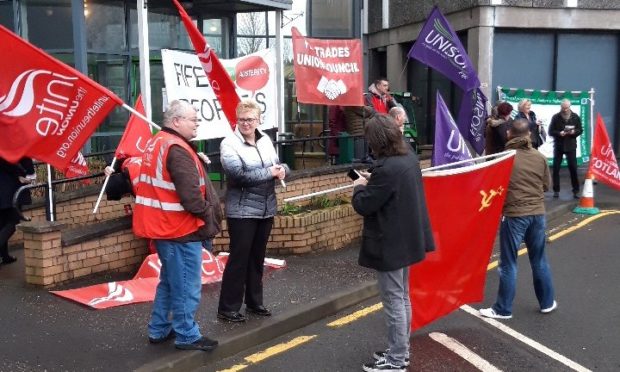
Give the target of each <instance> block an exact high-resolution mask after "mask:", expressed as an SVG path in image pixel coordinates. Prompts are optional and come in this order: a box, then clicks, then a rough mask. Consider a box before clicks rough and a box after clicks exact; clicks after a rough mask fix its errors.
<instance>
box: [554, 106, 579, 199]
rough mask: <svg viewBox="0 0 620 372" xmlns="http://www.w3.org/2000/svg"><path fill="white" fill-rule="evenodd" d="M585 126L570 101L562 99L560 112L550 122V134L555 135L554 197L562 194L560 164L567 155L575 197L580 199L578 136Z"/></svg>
mask: <svg viewBox="0 0 620 372" xmlns="http://www.w3.org/2000/svg"><path fill="white" fill-rule="evenodd" d="M582 132H583V128H582V126H581V119H580V118H579V115H577V114H575V113H574V112H573V111H572V110H571V109H570V101H569V100H567V99H564V100H562V103H561V104H560V112H558V113H557V114H555V115H553V117H552V118H551V124H549V135H550V136H552V137H553V197H554V198H557V197H559V196H560V165H561V164H562V158H563V157H564V155H566V163H567V164H568V171H569V172H570V182H571V186H572V187H573V198H575V199H579V178H577V137H579V136H580V135H581V133H582Z"/></svg>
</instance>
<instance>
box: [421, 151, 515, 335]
mask: <svg viewBox="0 0 620 372" xmlns="http://www.w3.org/2000/svg"><path fill="white" fill-rule="evenodd" d="M513 161H514V155H513V154H508V155H504V156H502V157H501V158H498V159H494V160H491V161H487V162H484V163H481V164H477V165H473V166H468V167H462V168H457V169H449V170H433V169H432V168H429V169H428V170H425V171H424V173H423V180H424V192H425V194H426V203H427V207H428V211H429V217H430V220H431V226H432V229H433V236H434V238H435V246H436V249H435V251H434V252H431V253H428V254H427V255H426V258H425V259H424V260H423V261H422V262H420V263H417V264H414V265H412V266H411V268H410V275H409V288H410V291H409V292H410V294H409V295H410V298H411V306H412V308H413V309H414V311H413V320H412V328H413V329H418V328H420V327H422V326H424V325H426V324H428V323H430V322H432V321H433V320H435V319H438V318H440V317H442V316H444V315H447V314H449V313H451V312H452V311H453V310H455V309H458V308H459V307H460V306H461V305H463V304H466V303H471V302H479V301H481V300H482V299H483V297H484V282H485V279H486V274H487V267H488V264H489V259H490V257H491V252H492V250H493V242H494V241H495V235H496V233H497V228H498V226H499V222H500V216H501V213H502V208H503V205H504V199H505V198H506V190H507V188H508V181H509V180H510V173H511V172H512V164H513ZM438 168H440V167H438Z"/></svg>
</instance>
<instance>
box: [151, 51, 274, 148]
mask: <svg viewBox="0 0 620 372" xmlns="http://www.w3.org/2000/svg"><path fill="white" fill-rule="evenodd" d="M161 59H162V66H163V69H164V82H165V86H166V96H167V99H168V102H172V101H173V100H175V99H179V100H183V101H187V102H189V103H191V104H192V105H193V106H194V107H195V108H196V109H197V110H198V119H199V120H200V126H199V127H198V136H197V137H196V139H211V138H221V137H225V136H226V135H227V134H229V133H230V132H231V128H230V125H229V123H228V120H227V119H226V117H225V115H223V112H222V107H221V106H220V102H219V100H218V99H217V97H216V96H215V93H214V92H213V89H211V86H210V84H209V80H208V79H207V77H206V75H205V72H204V70H203V68H202V65H201V63H200V61H199V60H198V57H197V56H196V55H195V54H193V53H185V52H180V51H176V50H167V49H162V51H161ZM220 62H221V63H222V65H223V66H224V67H225V68H226V70H227V71H228V72H229V73H230V74H231V76H232V79H233V81H234V83H235V85H236V88H237V95H238V96H240V97H242V98H253V99H255V100H256V102H258V104H259V106H260V107H261V129H269V128H277V126H278V122H277V98H276V74H275V71H276V70H275V56H274V54H273V51H272V50H271V49H263V50H261V51H258V52H256V53H252V54H249V55H247V56H245V57H240V58H235V59H230V60H225V59H222V60H220Z"/></svg>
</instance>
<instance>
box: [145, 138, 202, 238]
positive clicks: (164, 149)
mask: <svg viewBox="0 0 620 372" xmlns="http://www.w3.org/2000/svg"><path fill="white" fill-rule="evenodd" d="M173 145H177V146H181V147H182V148H184V149H185V150H186V151H187V152H188V153H189V154H190V155H191V157H192V159H193V160H194V163H195V164H196V170H197V171H198V174H199V176H200V177H199V179H200V180H199V182H200V192H201V193H202V195H203V196H205V195H206V185H205V171H204V168H203V166H202V163H201V162H200V159H199V158H198V155H196V153H195V152H194V150H193V149H192V148H191V147H190V146H189V145H188V144H187V143H186V142H185V141H183V140H182V139H181V138H179V137H177V136H175V135H174V134H170V133H167V132H164V131H161V132H159V133H157V134H156V135H155V136H154V137H153V138H152V139H151V141H150V142H149V143H148V145H147V148H146V151H145V152H144V154H143V155H142V166H141V167H140V177H139V181H138V185H137V188H136V189H135V191H136V201H135V206H134V213H133V232H134V234H136V235H137V236H141V237H145V238H151V239H175V238H179V237H182V236H185V235H188V234H190V233H193V232H195V231H197V230H198V228H199V227H201V226H203V225H204V224H205V222H204V221H203V219H202V218H199V217H197V216H195V215H193V214H191V213H189V212H187V211H186V210H185V209H184V208H183V206H182V205H181V199H180V198H179V195H178V194H177V192H176V187H175V185H174V183H173V182H172V178H171V177H170V173H169V172H168V169H167V167H166V160H167V158H168V154H169V152H170V148H171V147H172V146H173Z"/></svg>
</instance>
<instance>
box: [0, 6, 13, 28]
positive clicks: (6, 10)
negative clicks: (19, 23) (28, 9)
mask: <svg viewBox="0 0 620 372" xmlns="http://www.w3.org/2000/svg"><path fill="white" fill-rule="evenodd" d="M0 25H2V26H4V27H6V28H8V29H9V30H13V28H14V24H13V2H12V1H0Z"/></svg>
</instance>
